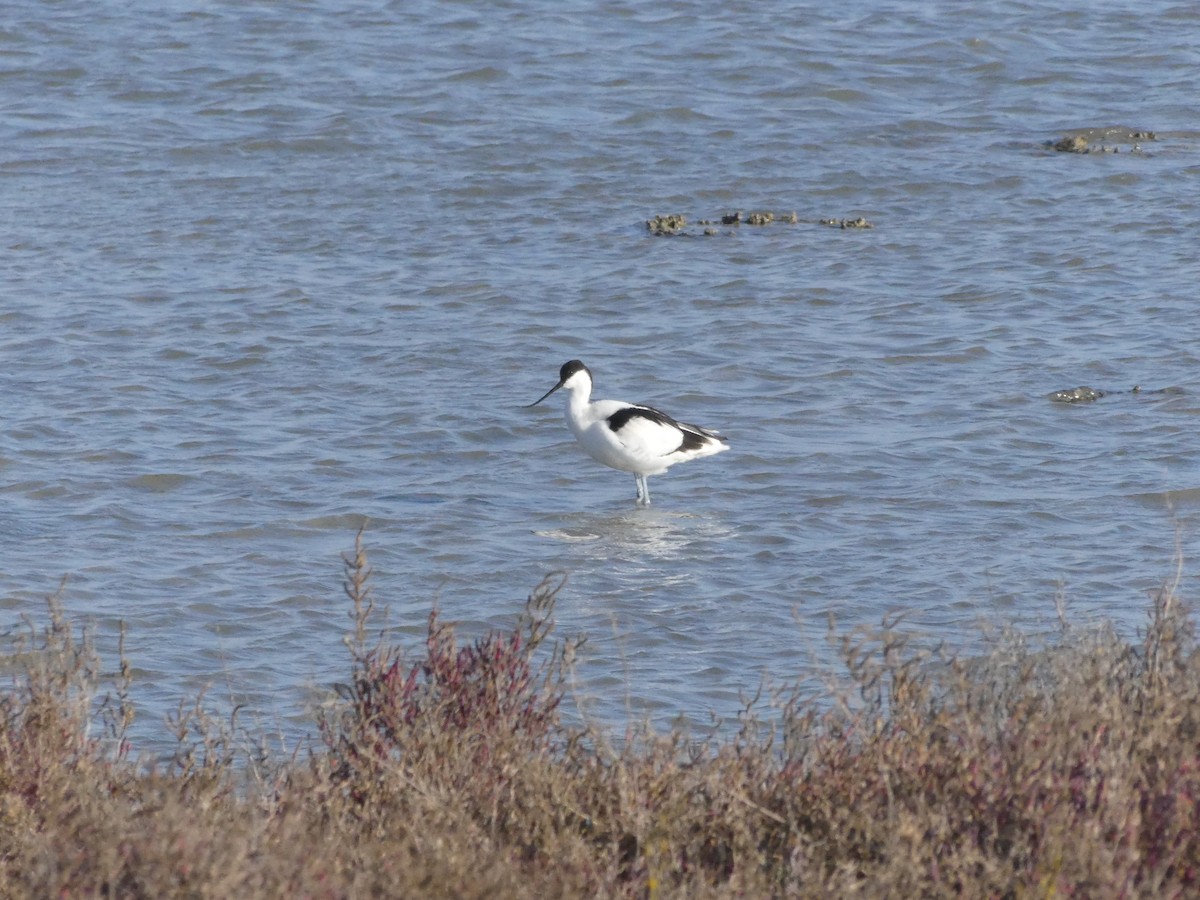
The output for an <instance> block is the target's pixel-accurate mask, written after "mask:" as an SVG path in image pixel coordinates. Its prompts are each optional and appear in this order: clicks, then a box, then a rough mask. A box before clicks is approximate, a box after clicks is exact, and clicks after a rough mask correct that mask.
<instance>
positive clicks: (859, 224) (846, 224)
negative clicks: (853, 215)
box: [821, 216, 875, 228]
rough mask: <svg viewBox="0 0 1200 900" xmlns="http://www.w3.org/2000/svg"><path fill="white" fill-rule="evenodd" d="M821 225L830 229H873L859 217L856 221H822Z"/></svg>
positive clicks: (872, 226)
mask: <svg viewBox="0 0 1200 900" xmlns="http://www.w3.org/2000/svg"><path fill="white" fill-rule="evenodd" d="M821 224H822V225H828V226H829V227H830V228H874V227H875V226H874V225H872V224H871V223H870V222H869V221H867V220H866V219H864V218H863V217H862V216H859V217H858V218H857V219H822V220H821Z"/></svg>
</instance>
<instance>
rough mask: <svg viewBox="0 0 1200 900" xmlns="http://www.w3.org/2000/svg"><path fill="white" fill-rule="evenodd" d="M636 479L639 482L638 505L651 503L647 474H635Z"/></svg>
mask: <svg viewBox="0 0 1200 900" xmlns="http://www.w3.org/2000/svg"><path fill="white" fill-rule="evenodd" d="M633 477H634V480H635V482H636V483H637V504H638V506H649V505H650V485H649V484H647V483H646V476H645V475H634V476H633Z"/></svg>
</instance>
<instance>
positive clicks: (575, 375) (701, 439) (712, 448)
mask: <svg viewBox="0 0 1200 900" xmlns="http://www.w3.org/2000/svg"><path fill="white" fill-rule="evenodd" d="M559 388H562V389H563V390H564V391H566V394H567V405H566V410H565V416H566V419H567V425H568V426H569V427H570V429H571V433H572V434H573V435H575V440H577V441H579V446H581V447H582V448H583V449H584V450H586V451H587V454H588V456H590V457H591V458H592V459H594V460H596V462H598V463H603V464H604V465H606V466H609V467H611V468H613V469H620V470H621V471H622V472H632V473H633V477H634V479H635V480H636V482H637V503H638V505H639V506H649V505H650V488H649V487H648V486H647V484H646V478H647V476H649V475H658V474H661V473H662V472H665V471H667V469H668V468H669V467H671V466H673V465H675V463H680V462H686V461H687V460H689V459H699V458H700V457H701V456H712V454H714V453H720V452H721V451H722V450H728V449H729V444H728V442H727V441H726V440H725V438H723V437H721V436H720V434H718V433H717V432H715V431H710V430H709V429H707V428H701V427H700V426H699V425H689V424H688V423H687V422H676V421H675V420H674V419H672V418H671V417H670V416H668V415H667V414H666V413H665V412H660V411H659V410H657V409H654V408H653V407H651V406H642V405H641V404H638V403H624V402H622V401H620V400H592V399H591V396H592V373H591V371H590V370H589V369H588V367H587V366H585V365H584V364H583V363H581V362H580V361H579V360H577V359H573V360H571V361H570V362H568V363H564V364H563V367H562V368H561V369H559V372H558V384H556V385H555V386H554V387H552V388H550V390H548V391H546V393H545V394H543V395H542V396H541V398H540V399H538V400H536V401H534V402H533V403H530V404H529V406H537V405H538V404H539V403H541V402H542V400H545V399H546V398H547V397H549V396H550V395H551V394H553V393H554V392H555V391H557V390H558V389H559ZM527 408H528V407H527Z"/></svg>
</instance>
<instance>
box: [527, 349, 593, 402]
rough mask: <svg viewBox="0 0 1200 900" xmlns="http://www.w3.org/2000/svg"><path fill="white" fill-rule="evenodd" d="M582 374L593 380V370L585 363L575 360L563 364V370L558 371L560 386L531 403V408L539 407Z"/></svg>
mask: <svg viewBox="0 0 1200 900" xmlns="http://www.w3.org/2000/svg"><path fill="white" fill-rule="evenodd" d="M580 372H586V373H587V377H588V380H589V381H590V380H591V378H592V372H591V370H590V369H589V368H588V367H587V366H585V365H584V364H583V363H581V362H580V361H579V360H577V359H573V360H571V361H570V362H565V363H563V364H562V368H561V369H559V370H558V384H556V385H555V386H554V387H552V388H550V390H548V391H546V393H544V394H542V396H541V397H540V398H538V399H537V400H534V401H533V402H532V403H530V404H529V406H537V405H538V404H539V403H541V402H542V401H543V400H545V399H546V398H547V397H549V396H550V395H551V394H553V393H554V392H555V391H557V390H558V389H559V388H560V387H562V386H563V385H564V384H566V383H567V381H568V380H569V379H570V378H571V377H572V376H574V375H578V374H579V373H580ZM526 409H528V407H526Z"/></svg>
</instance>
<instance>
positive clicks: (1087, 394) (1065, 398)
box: [1050, 385, 1107, 403]
mask: <svg viewBox="0 0 1200 900" xmlns="http://www.w3.org/2000/svg"><path fill="white" fill-rule="evenodd" d="M1106 393H1107V392H1106V391H1098V390H1096V389H1095V388H1090V387H1087V386H1086V385H1082V386H1080V387H1077V388H1068V389H1067V390H1065V391H1055V392H1054V393H1052V394H1051V395H1050V399H1051V400H1052V401H1053V402H1055V403H1091V402H1092V401H1094V400H1099V399H1100V398H1101V397H1103V396H1104V395H1105V394H1106Z"/></svg>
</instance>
